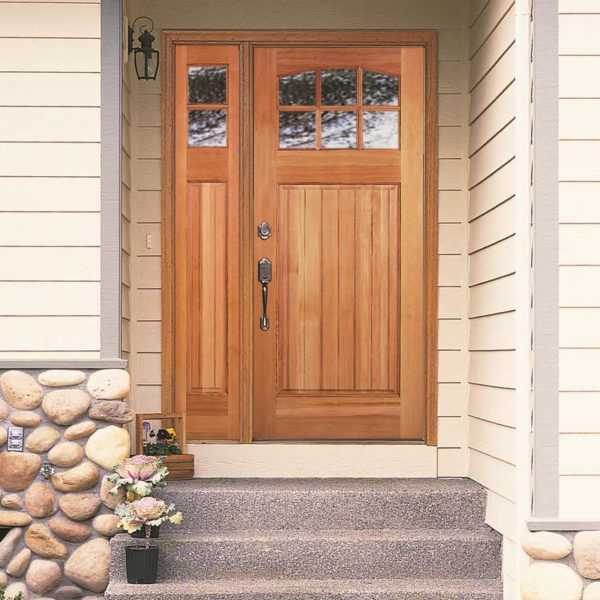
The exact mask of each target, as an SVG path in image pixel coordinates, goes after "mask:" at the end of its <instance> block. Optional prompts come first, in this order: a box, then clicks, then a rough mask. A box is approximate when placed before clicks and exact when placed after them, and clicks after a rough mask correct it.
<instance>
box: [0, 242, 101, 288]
mask: <svg viewBox="0 0 600 600" xmlns="http://www.w3.org/2000/svg"><path fill="white" fill-rule="evenodd" d="M36 280H42V281H99V280H100V248H75V247H73V248H28V247H22V248H20V247H13V248H0V281H36Z"/></svg>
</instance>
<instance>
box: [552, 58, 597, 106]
mask: <svg viewBox="0 0 600 600" xmlns="http://www.w3.org/2000/svg"><path fill="white" fill-rule="evenodd" d="M599 69H600V56H559V58H558V93H559V96H560V97H561V98H600V79H598V78H597V77H589V76H588V75H589V73H597V72H598V70H599Z"/></svg>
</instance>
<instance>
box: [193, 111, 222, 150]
mask: <svg viewBox="0 0 600 600" xmlns="http://www.w3.org/2000/svg"><path fill="white" fill-rule="evenodd" d="M188 145H189V146H193V147H196V148H197V147H219V146H227V111H226V110H225V109H220V110H190V111H189V113H188Z"/></svg>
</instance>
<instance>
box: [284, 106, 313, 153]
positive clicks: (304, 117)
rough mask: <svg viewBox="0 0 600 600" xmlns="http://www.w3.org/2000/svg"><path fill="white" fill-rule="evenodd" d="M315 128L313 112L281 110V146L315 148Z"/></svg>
mask: <svg viewBox="0 0 600 600" xmlns="http://www.w3.org/2000/svg"><path fill="white" fill-rule="evenodd" d="M315 129H316V127H315V113H313V112H280V113H279V147H280V148H288V149H295V148H315V147H316V144H317V136H316V133H315Z"/></svg>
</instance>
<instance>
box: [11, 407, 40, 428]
mask: <svg viewBox="0 0 600 600" xmlns="http://www.w3.org/2000/svg"><path fill="white" fill-rule="evenodd" d="M10 422H11V423H12V424H13V425H16V426H17V427H37V426H38V425H39V424H40V423H41V422H42V417H41V416H40V415H38V414H37V413H34V412H31V411H29V410H18V411H17V412H14V413H13V414H12V415H10Z"/></svg>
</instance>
